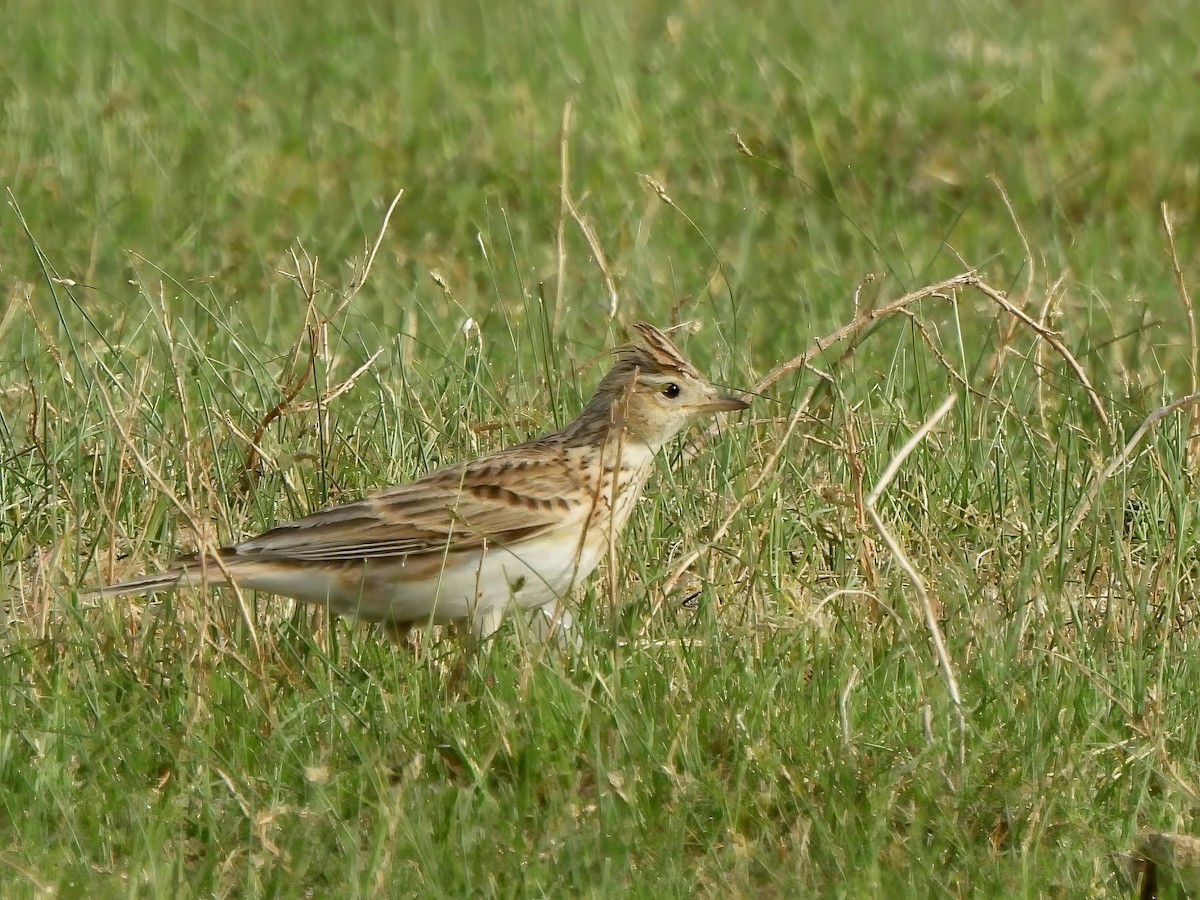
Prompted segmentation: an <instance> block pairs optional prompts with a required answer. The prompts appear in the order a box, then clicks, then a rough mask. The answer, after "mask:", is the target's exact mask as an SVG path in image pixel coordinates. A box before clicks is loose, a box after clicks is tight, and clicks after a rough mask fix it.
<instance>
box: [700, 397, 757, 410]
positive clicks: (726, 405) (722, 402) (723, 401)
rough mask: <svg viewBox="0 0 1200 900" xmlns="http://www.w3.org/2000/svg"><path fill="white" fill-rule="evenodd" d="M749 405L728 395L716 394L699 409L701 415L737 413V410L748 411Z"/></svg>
mask: <svg viewBox="0 0 1200 900" xmlns="http://www.w3.org/2000/svg"><path fill="white" fill-rule="evenodd" d="M749 407H750V404H749V403H747V402H746V401H745V400H739V399H738V398H737V397H731V396H729V395H728V394H717V395H716V396H715V397H713V398H712V399H711V400H709V401H708V402H707V403H704V404H702V405H701V407H700V412H702V413H719V412H737V411H738V410H739V409H749Z"/></svg>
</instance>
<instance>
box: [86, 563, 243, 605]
mask: <svg viewBox="0 0 1200 900" xmlns="http://www.w3.org/2000/svg"><path fill="white" fill-rule="evenodd" d="M228 582H229V579H228V578H226V577H225V575H224V574H223V573H222V571H221V568H220V567H219V566H217V565H216V564H215V563H214V564H213V565H210V566H205V571H204V572H203V575H202V574H201V572H200V570H199V569H193V568H190V567H189V568H185V567H183V566H180V567H179V568H176V569H170V570H168V571H166V572H154V573H151V574H149V575H140V576H138V577H137V578H131V579H129V580H128V581H120V582H117V583H116V584H101V585H97V586H95V587H90V588H85V589H84V590H82V591H80V592H79V598H80V599H81V600H96V599H99V598H101V597H120V596H122V595H123V594H153V593H156V592H158V591H174V590H177V589H179V588H181V587H187V586H188V585H201V584H202V585H211V586H213V587H219V586H220V585H223V584H227V583H228Z"/></svg>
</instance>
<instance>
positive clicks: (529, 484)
mask: <svg viewBox="0 0 1200 900" xmlns="http://www.w3.org/2000/svg"><path fill="white" fill-rule="evenodd" d="M580 482H581V480H580V476H579V472H578V470H577V469H576V470H572V466H571V465H570V460H569V459H568V458H567V456H566V455H565V454H564V453H563V452H562V449H561V448H560V447H557V446H554V445H550V446H541V445H536V444H535V445H525V446H523V447H514V448H512V449H511V450H507V451H501V452H500V453H497V454H495V455H493V456H490V457H486V458H484V459H481V460H477V461H474V462H471V463H466V464H463V465H458V466H451V467H450V468H447V469H441V470H439V471H437V472H433V473H431V474H429V475H426V476H425V477H424V478H420V479H418V480H416V481H412V482H409V483H407V484H403V485H400V486H398V487H393V488H387V489H385V490H383V491H380V492H379V493H376V494H372V495H369V496H367V497H364V498H363V499H361V500H357V501H355V502H353V503H346V504H342V505H340V506H332V507H330V508H328V509H325V510H322V511H320V512H317V513H313V514H312V515H310V516H305V517H304V518H302V519H297V520H296V521H294V522H288V523H286V524H284V525H279V526H276V527H275V528H272V529H271V530H270V531H266V532H264V533H263V534H261V535H259V536H258V537H255V538H251V539H250V540H248V541H245V542H243V543H241V544H237V545H236V546H233V547H230V548H227V549H226V550H224V551H223V553H222V556H223V558H225V559H233V560H239V561H240V560H297V561H299V560H308V561H339V560H346V561H350V560H361V559H372V558H387V557H397V556H414V555H421V554H443V553H457V552H461V551H465V550H472V549H475V548H478V547H480V546H482V545H483V543H484V541H487V542H488V543H490V544H497V545H504V544H511V543H513V542H515V541H520V540H524V539H527V538H530V537H534V536H536V535H538V534H541V533H543V532H546V531H549V530H551V529H553V528H555V527H557V526H561V525H563V524H566V523H567V522H569V521H570V520H571V519H572V518H573V517H575V516H576V515H577V514H579V513H580V511H582V510H583V508H584V507H585V506H588V505H590V502H589V501H590V497H588V496H586V493H585V492H583V491H580V490H573V491H571V490H568V488H569V487H570V486H571V485H574V484H577V483H580ZM582 514H583V515H586V512H583V513H582Z"/></svg>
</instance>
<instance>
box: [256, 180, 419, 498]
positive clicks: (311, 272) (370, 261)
mask: <svg viewBox="0 0 1200 900" xmlns="http://www.w3.org/2000/svg"><path fill="white" fill-rule="evenodd" d="M403 196H404V191H403V190H400V191H398V192H397V193H396V196H395V197H393V198H392V202H391V204H390V205H389V206H388V208H387V212H386V213H384V216H383V224H382V225H380V228H379V234H378V236H377V237H376V238H375V242H374V243H373V244H372V245H371V246H370V247H369V248H368V250H367V253H366V255H365V257H364V258H363V262H362V265H361V266H359V267H358V269H357V270H356V271H355V273H354V276H353V277H352V278H351V280H350V286H349V288H348V289H347V291H346V292H345V293H344V294H343V295H342V298H341V300H340V301H339V303H338V305H337V306H336V307H335V308H334V309H333V311H332V312H330V313H328V314H326V315H324V316H321V315H319V314H318V313H317V309H316V299H317V292H318V288H317V265H318V260H317V259H316V258H314V257H310V256H309V255H308V253H307V251H305V250H304V247H303V246H302V245H301V246H300V250H301V251H302V252H303V253H304V264H303V265H301V263H300V258H299V256H297V254H296V251H295V250H294V249H293V250H291V251H289V253H290V255H291V258H292V266H293V268H292V271H290V272H281V274H282V275H284V276H285V277H287V278H293V279H295V281H296V284H297V285H298V286H299V288H300V291H301V293H302V294H303V296H304V302H305V315H304V326H303V330H302V333H301V336H300V337H299V338H298V339H297V340H296V343H295V345H294V346H293V349H292V354H291V361H290V363H289V365H288V371H289V372H292V373H294V374H293V375H292V376H291V377H290V379H289V383H288V384H287V385H286V386H284V387H282V388H281V392H282V394H283V396H282V397H281V398H280V399H279V402H278V403H276V404H275V405H274V406H272V407H271V408H270V409H269V410H267V412H266V413H265V414H264V415H263V417H262V418H261V419H260V420H259V422H258V425H257V426H255V429H254V433H253V434H252V435H251V440H250V449H249V450H248V451H247V452H246V459H245V461H244V462H243V463H242V469H243V473H242V480H241V483H240V485H239V488H240V489H241V491H242V492H243V493H244V492H246V491H248V490H249V489H250V487H251V484H252V483H253V479H254V477H255V475H256V472H257V466H258V463H259V460H260V459H261V458H262V454H261V451H260V449H259V448H260V447H261V445H262V438H263V435H264V434H265V433H266V431H267V428H269V427H270V425H271V423H272V422H274V421H275V420H276V419H278V418H281V417H282V416H285V415H288V414H290V413H296V412H303V411H310V410H314V409H315V410H320V409H321V408H322V407H324V406H325V405H326V404H327V403H329V401H331V400H333V399H335V398H336V397H339V396H341V395H342V394H344V393H345V392H346V391H348V390H349V389H350V388H351V387H353V386H354V383H355V382H356V381H357V380H358V379H359V377H360V376H361V375H362V374H363V372H365V371H366V370H367V368H369V367H370V365H371V363H373V362H374V361H375V360H376V359H378V358H379V354H380V353H381V352H382V351H379V352H377V353H375V354H374V355H373V356H372V357H371V358H370V359H369V360H368V361H367V363H366V364H365V365H363V366H361V367H360V368H359V369H358V370H356V371H355V372H354V373H352V374H351V375H350V377H349V378H347V379H345V380H344V381H343V382H341V383H340V384H339V385H337V386H336V387H334V388H332V389H330V390H327V391H325V392H323V393H322V394H320V395H319V396H318V397H317V398H316V399H315V400H312V401H309V402H306V403H302V404H295V400H296V397H298V396H299V395H300V392H301V391H302V390H304V387H305V385H307V384H308V380H309V378H310V377H311V376H312V374H313V369H314V364H315V363H316V361H317V357H318V355H320V354H321V353H323V352H327V349H328V348H327V343H328V342H327V340H326V332H327V329H328V327H329V324H330V323H331V322H332V321H333V320H334V319H335V318H336V317H337V316H338V315H340V314H341V313H342V312H343V311H344V310H345V309H346V307H348V306H349V305H350V302H351V301H352V300H353V299H354V297H355V295H356V294H358V292H359V291H360V290H361V289H362V286H363V285H364V284H366V283H367V278H368V276H369V275H370V274H371V267H372V265H374V262H375V257H376V255H377V254H378V252H379V247H380V245H381V244H382V243H383V238H384V236H385V235H386V234H387V227H388V223H389V222H390V221H391V218H392V213H393V212H394V211H395V209H396V206H397V204H398V203H399V202H400V198H401V197H403ZM305 337H307V338H308V358H307V359H306V360H305V364H304V367H303V369H298V368H297V362H298V360H299V358H300V348H301V347H302V346H303V344H304V339H305ZM294 404H295V405H294Z"/></svg>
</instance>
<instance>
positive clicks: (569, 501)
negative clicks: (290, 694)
mask: <svg viewBox="0 0 1200 900" xmlns="http://www.w3.org/2000/svg"><path fill="white" fill-rule="evenodd" d="M632 336H633V341H632V342H631V343H630V344H628V345H626V346H625V347H622V348H620V349H619V350H618V351H617V357H618V358H617V362H616V364H615V365H614V366H613V367H612V369H611V370H610V371H609V372H608V373H607V374H606V375H605V376H604V378H603V379H602V380H601V382H600V385H599V387H598V388H597V389H596V393H595V395H594V396H593V397H592V399H591V400H590V401H589V402H588V404H587V406H585V407H584V409H583V412H581V413H580V414H579V417H578V418H577V419H575V420H574V421H573V422H571V423H570V424H569V425H567V426H566V427H565V428H563V429H562V430H561V431H556V432H554V433H553V434H548V435H545V436H544V437H539V438H535V439H533V440H531V441H527V442H526V443H524V444H518V445H517V446H515V447H509V448H507V449H505V450H500V451H498V452H496V453H492V454H489V455H487V456H483V457H480V458H479V459H475V460H471V461H470V462H464V463H459V464H458V465H453V466H449V467H447V468H444V469H439V470H438V471H435V472H431V473H430V474H428V475H426V476H424V477H423V478H418V479H417V480H416V481H411V482H409V483H407V484H402V485H399V486H398V487H392V488H387V489H385V490H382V491H380V492H378V493H376V494H372V495H369V496H367V497H364V498H363V499H361V500H357V501H354V502H352V503H346V504H343V505H340V506H333V507H330V508H328V509H325V510H322V511H321V512H317V513H313V514H312V515H310V516H305V517H304V518H302V519H297V520H296V521H294V522H288V523H286V524H284V525H277V526H276V527H274V528H272V529H271V530H269V531H266V532H264V533H263V534H260V535H259V536H258V537H255V538H251V539H250V540H248V541H244V542H242V543H240V544H234V545H233V546H230V547H224V548H222V549H221V550H219V551H218V552H217V553H216V554H215V555H207V556H203V555H192V556H189V557H185V558H182V559H180V560H178V561H177V562H176V563H175V564H174V566H173V567H172V568H171V569H170V570H168V571H166V572H162V573H160V574H154V575H147V576H143V577H141V578H136V579H134V580H132V581H126V582H123V583H121V584H114V585H110V586H105V587H102V588H100V589H99V590H98V591H97V593H101V594H104V595H116V594H128V593H145V592H150V591H161V590H173V589H176V588H178V587H182V586H184V585H187V584H193V583H200V584H208V585H227V584H229V583H230V582H233V583H235V584H236V585H238V586H239V587H241V588H248V589H251V590H258V591H268V592H270V593H273V594H280V595H283V596H287V597H294V598H296V599H298V600H303V601H305V602H308V603H318V604H321V605H324V606H327V607H329V608H330V609H331V610H333V611H334V612H337V613H340V614H342V615H347V616H354V617H357V618H359V619H365V620H367V621H372V622H380V623H383V624H384V625H385V626H388V627H389V628H390V629H392V630H403V629H404V628H405V627H406V626H409V625H417V624H426V623H444V622H452V621H457V620H462V619H470V621H471V624H472V626H473V628H474V632H475V634H476V636H477V637H479V638H483V637H487V636H488V635H490V634H491V633H492V632H494V631H495V630H496V629H497V628H498V627H499V625H500V622H501V620H502V619H503V617H504V614H505V612H506V611H508V610H509V609H510V608H513V607H515V608H517V609H519V610H533V609H535V608H538V607H541V608H543V609H545V610H546V611H547V614H548V615H549V614H550V613H551V611H552V610H553V609H554V608H555V607H556V605H557V603H558V601H559V600H560V599H561V598H562V597H564V596H565V595H566V594H568V593H569V592H570V591H571V589H572V588H573V587H574V586H575V585H577V584H578V583H579V582H580V581H582V580H583V579H584V578H586V577H587V576H588V575H589V574H591V572H592V570H593V569H594V568H595V567H596V564H597V563H598V562H599V561H600V559H601V558H602V557H603V556H604V555H605V553H606V552H607V551H608V548H609V546H610V540H611V539H612V538H613V537H615V535H616V534H619V533H620V531H621V530H622V529H623V528H624V526H625V523H626V522H627V521H628V520H629V516H630V513H631V512H632V511H633V507H634V504H635V502H636V501H637V498H638V496H639V495H640V494H641V491H642V487H643V486H644V485H645V483H646V479H647V477H648V476H649V475H650V471H651V469H652V468H653V465H654V456H655V454H656V453H657V452H658V451H659V450H660V449H661V448H662V446H663V445H664V444H666V443H667V441H669V440H670V439H671V438H672V437H674V436H675V435H676V434H678V433H679V432H680V431H682V430H683V429H684V428H685V427H686V426H687V425H688V423H689V422H691V421H692V420H693V419H695V418H697V417H700V416H705V415H711V414H714V413H719V412H731V411H734V410H739V409H745V408H746V407H747V405H748V404H746V403H745V402H744V401H742V400H739V399H737V398H735V397H730V396H726V395H724V394H721V393H719V392H718V391H717V390H716V388H714V387H713V386H712V385H711V384H710V383H709V382H708V379H707V378H705V377H704V376H703V375H701V374H700V372H698V371H697V370H696V369H695V367H694V366H692V364H691V363H689V362H688V361H687V360H686V359H684V358H683V356H682V355H680V353H679V351H678V350H676V349H675V347H674V346H673V345H672V344H671V342H670V341H669V340H668V339H667V337H666V335H664V334H663V333H662V332H661V331H659V330H658V329H657V328H654V327H653V326H651V325H647V324H645V323H639V324H637V325H635V326H634V328H633V334H632Z"/></svg>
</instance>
